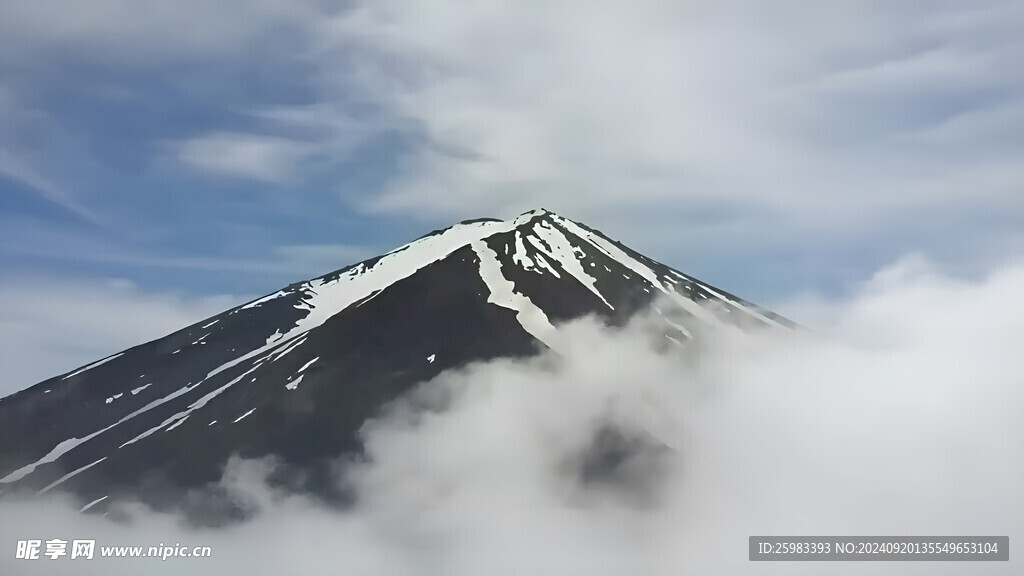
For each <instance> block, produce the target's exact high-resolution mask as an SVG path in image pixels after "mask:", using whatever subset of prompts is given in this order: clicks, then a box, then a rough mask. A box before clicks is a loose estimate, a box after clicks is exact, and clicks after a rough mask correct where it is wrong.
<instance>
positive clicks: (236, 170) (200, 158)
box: [176, 132, 315, 184]
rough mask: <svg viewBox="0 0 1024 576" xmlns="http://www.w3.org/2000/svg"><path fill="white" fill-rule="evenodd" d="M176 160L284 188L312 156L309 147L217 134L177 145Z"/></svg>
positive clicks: (258, 137) (268, 138)
mask: <svg viewBox="0 0 1024 576" xmlns="http://www.w3.org/2000/svg"><path fill="white" fill-rule="evenodd" d="M176 148H177V158H178V160H179V161H181V162H183V163H184V164H186V165H188V166H189V167H191V168H194V169H197V170H200V171H203V172H208V173H212V174H219V175H224V176H235V177H241V178H250V179H253V180H263V181H266V182H273V183H279V184H284V183H287V182H288V181H289V180H291V179H292V177H293V175H294V173H295V171H296V170H298V169H299V168H300V167H301V164H302V162H303V161H305V160H307V159H308V158H309V157H310V155H311V154H313V153H314V152H315V150H314V148H313V147H312V145H310V144H309V143H304V142H300V141H297V140H291V139H288V138H279V137H275V136H261V135H257V134H239V133H228V132H217V133H212V134H206V135H203V136H199V137H196V138H191V139H188V140H184V141H182V142H179V143H177V145H176Z"/></svg>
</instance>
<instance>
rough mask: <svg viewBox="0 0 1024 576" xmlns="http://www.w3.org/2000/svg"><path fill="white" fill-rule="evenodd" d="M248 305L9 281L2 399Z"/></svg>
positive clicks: (1, 346)
mask: <svg viewBox="0 0 1024 576" xmlns="http://www.w3.org/2000/svg"><path fill="white" fill-rule="evenodd" d="M244 301H245V299H244V297H239V296H229V295H222V296H204V297H188V296H183V295H180V294H174V293H169V292H168V293H150V292H146V291H144V290H141V289H139V288H138V287H136V286H135V285H134V284H133V283H131V282H129V281H126V280H105V281H98V280H75V279H68V278H62V279H55V278H53V277H46V278H42V277H40V278H13V277H12V278H5V279H4V282H3V283H0V365H2V366H3V367H4V370H3V374H2V375H0V397H2V396H6V395H8V394H12V393H14V392H17V391H18V390H21V389H23V388H26V387H28V386H31V385H33V384H35V383H37V382H40V381H42V380H44V379H46V378H51V377H53V376H56V375H58V374H61V373H64V372H67V371H69V370H73V369H74V368H77V367H79V366H82V365H85V364H88V363H89V362H93V361H95V360H97V359H99V358H103V357H105V356H109V355H110V354H114V353H116V352H120V351H122V350H125V349H127V348H130V347H132V346H136V345H138V344H141V343H143V342H148V341H150V340H153V339H155V338H160V337H162V336H166V335H167V334H170V333H171V332H174V331H176V330H179V329H181V328H184V327H185V326H188V325H189V324H192V323H193V322H197V321H199V320H202V319H203V318H206V317H209V316H211V315H213V314H216V313H220V312H223V311H224V310H226V309H228V308H230V307H231V306H233V305H237V304H239V303H241V302H244Z"/></svg>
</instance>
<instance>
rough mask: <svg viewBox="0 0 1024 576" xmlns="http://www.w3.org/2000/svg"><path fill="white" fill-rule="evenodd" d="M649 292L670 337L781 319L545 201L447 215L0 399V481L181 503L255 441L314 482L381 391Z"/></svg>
mask: <svg viewBox="0 0 1024 576" xmlns="http://www.w3.org/2000/svg"><path fill="white" fill-rule="evenodd" d="M658 295H662V296H664V297H666V298H667V299H668V300H669V301H671V302H673V303H674V304H675V305H676V306H675V308H676V313H675V314H672V315H671V318H669V317H668V315H666V322H667V323H668V325H669V326H670V330H669V331H668V332H667V333H666V337H667V338H669V339H671V340H673V341H675V342H677V343H683V342H685V340H686V339H687V338H690V337H692V330H693V328H694V327H695V326H697V325H698V324H700V323H701V322H731V323H734V324H737V325H740V326H744V325H748V324H754V325H784V326H790V324H789V323H788V321H786V320H785V319H783V318H780V317H779V316H777V315H775V314H773V313H771V312H768V311H766V310H764V309H761V308H759V307H757V306H754V305H752V304H750V303H749V302H746V301H744V300H741V299H739V298H737V297H735V296H733V295H731V294H729V293H726V292H724V291H722V290H718V289H717V288H713V287H711V286H708V285H707V284H704V283H702V282H700V281H698V280H696V279H694V278H691V277H689V276H687V275H685V274H683V273H681V272H678V271H676V270H673V269H672V268H669V267H667V266H665V265H663V264H660V263H658V262H655V261H653V260H651V259H649V258H646V257H644V256H642V255H640V254H638V253H636V252H634V251H632V250H630V249H629V248H626V247H625V246H623V245H622V244H620V243H618V242H615V241H613V240H611V239H609V238H607V237H606V236H604V235H603V234H601V233H600V232H598V231H596V230H593V229H590V228H588V227H586V226H584V225H582V224H578V223H576V222H573V221H571V220H568V219H566V218H563V217H561V216H558V215H556V214H553V213H551V212H547V211H544V210H537V211H532V212H527V213H525V214H522V215H520V216H519V217H517V218H515V219H513V220H507V221H502V220H493V219H480V220H471V221H465V222H462V223H460V224H457V225H455V226H452V227H450V228H447V229H444V230H438V231H435V232H432V233H430V234H428V235H426V236H423V237H421V238H419V239H417V240H415V241H413V242H411V243H409V244H407V245H405V246H402V247H401V248H398V249H397V250H394V251H392V252H389V253H387V254H384V255H383V256H379V257H376V258H372V259H370V260H366V261H364V262H360V263H358V264H355V265H352V266H349V267H347V268H343V269H341V270H337V271H335V272H331V273H330V274H327V275H325V276H321V277H319V278H314V279H312V280H308V281H305V282H299V283H296V284H292V285H290V286H288V287H286V288H283V289H281V290H279V291H277V292H275V293H273V294H270V295H267V296H265V297H263V298H260V299H258V300H254V301H252V302H249V303H248V304H245V305H242V306H239V307H237V308H234V309H232V310H228V311H226V312H224V313H222V314H219V315H217V316H214V317H212V318H208V319H206V320H204V321H202V322H199V323H196V324H195V325H193V326H189V327H187V328H184V329H182V330H180V331H178V332H175V333H173V334H170V335H168V336H165V337H163V338H160V339H158V340H154V341H152V342H148V343H145V344H141V345H139V346H136V347H134V348H131V349H128V350H125V351H124V352H121V353H118V354H115V355H113V356H110V357H107V358H104V359H101V360H99V361H97V362H94V363H92V364H89V365H86V366H83V367H81V368H79V369H77V370H75V371H73V372H70V373H67V374H63V375H60V376H56V377H54V378H51V379H49V380H46V381H44V382H41V383H39V384H36V385H35V386H32V387H31V388H28V389H25V390H23V391H21V392H18V393H16V394H13V395H11V396H8V397H6V398H3V399H2V400H0V491H3V492H7V493H14V492H21V491H27V492H41V493H46V492H49V491H51V490H67V491H71V492H73V493H74V494H76V495H78V497H80V498H81V500H82V503H83V505H84V506H83V508H92V509H95V510H102V509H104V507H106V506H107V505H109V504H110V502H112V501H114V500H117V499H122V498H141V499H143V500H145V501H147V502H149V503H151V504H153V505H155V506H157V507H164V506H180V505H182V504H185V505H186V506H187V505H189V503H190V500H189V499H190V498H192V499H194V498H196V496H195V495H196V493H201V492H202V491H198V492H197V491H195V490H192V489H194V488H200V487H204V486H207V485H209V484H210V483H212V482H216V481H217V480H218V479H219V478H220V476H221V473H222V472H223V467H224V465H225V463H226V462H227V460H228V458H229V457H230V456H231V455H232V454H237V455H240V456H242V457H260V456H264V455H271V454H272V455H276V456H277V457H278V458H279V459H280V460H281V462H282V463H283V464H284V466H283V467H282V470H283V472H281V473H280V474H279V475H278V476H279V477H277V478H275V481H277V482H281V483H283V484H289V485H293V486H294V487H295V488H297V489H304V490H310V491H312V492H315V493H319V494H322V495H325V496H328V497H330V496H331V490H332V486H333V484H332V483H331V481H330V477H331V470H330V464H331V462H334V461H336V459H337V458H338V456H340V455H345V454H357V453H358V452H359V450H360V444H359V437H358V435H357V431H358V430H359V428H360V427H361V426H362V424H363V423H364V421H365V420H366V419H367V418H368V417H371V416H373V415H374V414H375V413H376V412H377V411H378V410H379V409H380V408H381V406H382V405H384V404H385V403H386V402H388V401H389V400H392V399H394V398H396V397H397V396H399V395H401V394H402V393H403V392H405V391H407V390H409V389H410V388H412V387H413V386H414V385H416V384H417V383H420V382H423V381H426V380H429V379H430V378H432V377H434V376H436V375H437V374H439V373H440V372H442V371H443V370H446V369H449V368H453V367H457V366H461V365H464V364H466V363H467V362H470V361H474V360H486V359H490V358H494V357H499V356H526V355H532V354H536V353H537V352H538V351H539V350H541V349H543V348H545V347H548V348H552V349H554V350H556V351H557V350H558V348H559V330H558V327H557V326H558V325H559V323H561V322H564V321H567V320H570V319H574V318H577V317H580V316H583V315H586V314H591V313H596V314H600V315H602V316H604V317H605V318H607V319H608V321H609V322H611V323H622V322H624V321H625V320H626V319H628V318H629V317H630V315H632V314H633V313H634V312H636V311H638V310H640V309H641V308H643V307H644V306H645V305H647V304H649V303H650V302H651V301H652V300H653V299H654V298H655V296H658ZM709 302H713V303H715V304H716V306H715V307H709V306H707V305H706V304H707V303H709ZM289 471H293V472H294V473H292V472H289ZM187 495H189V496H187ZM191 503H192V504H197V505H198V504H202V506H199V507H202V508H204V509H208V508H209V507H210V504H209V502H205V503H203V502H191Z"/></svg>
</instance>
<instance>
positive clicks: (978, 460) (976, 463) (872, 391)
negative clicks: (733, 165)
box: [0, 259, 1024, 576]
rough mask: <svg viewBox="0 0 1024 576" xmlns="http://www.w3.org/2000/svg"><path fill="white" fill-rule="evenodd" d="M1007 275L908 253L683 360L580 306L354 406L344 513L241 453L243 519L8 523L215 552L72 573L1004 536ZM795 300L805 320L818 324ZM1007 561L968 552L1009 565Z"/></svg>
mask: <svg viewBox="0 0 1024 576" xmlns="http://www.w3.org/2000/svg"><path fill="white" fill-rule="evenodd" d="M1022 292H1024V266H1022V265H1019V264H1018V265H1015V266H1007V267H1004V268H1002V269H1001V270H998V271H995V272H993V273H991V274H989V275H988V276H987V277H986V278H985V279H984V280H983V281H977V282H968V281H964V280H957V279H953V278H949V277H946V276H945V275H943V274H941V273H939V272H937V271H936V270H935V269H934V268H932V267H930V265H929V264H928V263H927V262H926V261H923V260H921V259H909V260H906V261H903V262H900V263H898V264H896V265H894V266H892V267H890V268H888V269H885V270H883V271H881V272H880V273H879V274H878V275H877V276H876V277H875V278H874V279H872V280H871V281H870V282H869V283H867V284H866V285H865V286H864V287H863V289H862V290H861V291H859V292H858V293H857V294H856V295H854V296H853V297H851V298H850V299H849V300H846V301H842V302H831V303H826V304H824V305H821V306H819V307H818V313H816V314H814V315H813V318H816V319H817V320H816V323H817V325H816V327H817V328H819V329H820V330H821V331H822V336H823V337H820V338H819V337H817V336H814V335H809V334H801V335H793V336H787V337H782V336H779V335H768V334H760V335H757V334H747V335H744V334H739V333H736V332H731V331H727V332H721V333H719V332H714V331H712V332H707V333H705V334H703V336H704V340H703V341H702V342H703V344H701V345H700V346H698V347H696V348H691V349H690V351H689V352H683V353H682V355H680V354H679V353H678V352H672V351H673V350H675V351H678V349H677V348H675V347H674V346H672V345H670V344H668V345H654V346H652V345H651V343H652V342H654V343H658V342H663V341H664V339H663V338H662V337H661V336H660V335H659V334H658V333H657V332H652V331H651V330H650V329H649V327H650V324H649V323H647V322H644V321H641V322H638V323H636V324H634V325H633V326H632V327H630V328H628V329H626V330H623V331H608V330H606V329H603V328H600V327H599V326H598V325H597V324H595V323H592V322H589V321H584V322H579V323H576V324H573V325H570V326H568V327H564V328H563V329H564V330H565V331H566V336H567V337H566V339H565V341H566V343H567V345H568V347H567V348H566V350H565V355H564V356H562V357H544V358H540V359H537V360H531V361H527V362H523V361H519V362H516V361H507V360H500V361H495V362H491V363H487V364H482V365H476V366H472V367H469V368H466V369H464V370H461V371H456V372H449V373H446V374H443V375H441V376H440V377H439V378H437V379H436V380H434V381H432V382H430V383H428V384H426V385H424V386H423V387H422V388H421V389H420V390H418V391H417V392H416V393H415V394H414V395H413V396H410V397H409V398H407V399H405V400H403V401H402V402H399V403H398V404H396V405H395V406H394V407H393V408H392V410H391V411H389V412H388V413H386V414H385V415H384V416H383V417H382V418H381V419H379V420H377V421H375V422H372V423H370V424H369V425H368V426H367V427H366V428H365V433H366V441H367V451H368V456H369V458H368V460H367V461H366V462H365V463H364V464H360V465H357V466H356V467H355V468H354V469H350V470H349V475H348V476H347V481H348V482H349V483H350V485H351V486H352V487H353V488H355V490H356V494H357V495H358V498H359V499H358V503H357V505H356V506H355V507H354V508H352V509H350V510H347V511H345V512H339V511H333V512H332V511H328V510H325V509H322V508H317V507H315V506H314V505H312V504H311V503H309V502H306V501H304V500H303V499H301V498H297V497H285V496H283V495H280V494H272V493H269V492H267V491H266V490H265V489H261V488H259V485H260V478H261V477H263V476H262V475H263V474H265V473H266V470H265V469H264V468H261V467H260V466H255V465H253V463H249V464H247V465H239V463H235V464H234V465H233V466H232V467H231V468H230V469H229V471H228V474H227V475H226V476H227V480H226V483H227V484H228V485H229V486H233V487H234V488H235V489H236V490H240V491H241V492H240V494H244V495H246V497H247V498H248V499H249V501H251V502H254V503H258V505H259V506H260V507H262V509H263V512H262V514H261V515H259V516H257V517H256V519H255V520H254V521H252V522H250V523H247V524H245V525H242V526H235V527H233V528H229V529H224V530H189V529H185V528H183V527H181V526H179V525H176V524H174V523H173V522H172V520H171V519H170V518H168V517H162V516H156V515H146V514H141V516H140V518H139V520H138V522H136V523H135V524H129V525H120V524H113V523H109V522H106V521H105V520H103V519H100V518H94V517H85V516H82V515H78V514H77V512H75V511H74V509H68V510H72V511H71V512H69V513H62V512H61V508H60V507H57V506H56V505H53V506H52V507H51V506H44V505H34V504H18V503H11V502H7V503H4V504H3V506H4V513H5V517H7V518H15V519H16V520H15V521H13V522H4V523H2V524H0V539H2V540H3V541H4V542H12V541H13V540H15V539H24V538H28V537H36V538H44V539H45V538H51V537H61V538H63V537H73V536H72V532H73V533H75V534H86V535H88V536H87V537H90V538H91V537H95V538H97V539H98V540H99V541H100V542H99V543H100V544H108V545H110V544H124V545H143V546H148V545H156V544H157V543H159V542H165V543H167V542H181V543H182V544H187V545H190V546H191V545H209V546H212V547H213V553H214V558H213V559H212V560H209V561H207V560H184V559H169V560H167V561H166V562H160V561H152V560H150V561H146V562H137V563H133V562H130V561H121V560H119V561H109V562H103V561H94V562H93V563H90V564H83V565H82V567H81V569H82V570H97V571H99V572H97V573H104V574H118V573H121V572H120V571H124V573H129V572H131V573H137V572H138V571H139V570H140V569H142V570H144V571H146V572H147V573H159V571H160V570H164V571H167V572H168V573H176V572H180V571H181V570H182V569H183V567H186V566H187V570H188V571H189V572H192V573H195V574H233V573H239V574H243V573H244V574H250V573H256V574H259V573H279V572H281V571H292V572H295V571H298V572H301V573H303V574H335V573H338V572H339V571H341V572H347V573H359V574H409V573H417V574H446V575H460V574H474V575H475V574H481V573H486V574H498V575H500V574H524V573H525V574H538V575H539V574H558V575H564V574H587V575H598V574H645V575H648V574H649V575H656V574H678V573H680V572H686V573H695V574H702V575H708V576H715V575H717V574H723V575H724V574H729V575H741V574H780V573H785V574H808V575H816V574H820V573H821V571H822V570H823V567H822V565H821V564H818V563H785V564H771V563H769V564H764V563H751V562H749V561H748V560H747V537H748V536H751V535H759V534H766V535H768V534H775V535H787V534H789V535H807V534H811V535H814V534H819V535H857V534H863V535H888V534H917V535H935V534H950V535H954V534H957V535H971V534H974V535H993V534H996V535H1008V536H1009V537H1010V540H1011V545H1012V542H1016V541H1018V540H1019V539H1020V538H1022V537H1024V520H1022V519H1024V496H1022V494H1021V492H1020V489H1019V486H1021V485H1022V484H1024V466H1022V462H1021V461H1020V459H1019V458H1015V457H1014V455H1015V454H1020V453H1024V421H1022V420H1021V419H1020V418H1019V407H1020V406H1021V405H1022V402H1024V389H1022V388H1021V386H1020V375H1021V374H1022V373H1024V372H1022V368H1024V366H1022V364H1021V361H1020V355H1019V342H1021V341H1022V340H1024V308H1021V307H1020V306H1018V305H1017V300H1018V298H1019V297H1018V295H1019V294H1021V293H1022ZM804 310H805V311H807V312H805V316H804V317H798V318H797V319H798V320H807V319H809V318H812V315H811V314H810V312H809V308H804ZM602 429H604V430H618V431H619V432H620V433H621V434H622V435H623V436H624V437H625V438H627V439H630V438H631V439H633V442H634V444H633V445H632V450H618V449H617V448H616V447H615V441H614V434H612V435H611V436H607V435H606V436H605V437H604V440H605V441H607V442H608V443H607V444H605V445H604V447H603V448H604V451H603V454H604V455H605V456H606V457H607V459H606V462H609V463H611V462H615V461H616V458H615V457H614V456H615V454H616V452H617V451H618V452H619V454H618V455H619V456H621V458H620V459H619V461H618V462H619V463H618V464H617V465H611V466H610V469H606V470H605V472H604V473H603V474H602V473H595V472H594V471H593V469H590V471H589V476H588V477H587V478H588V479H587V480H584V479H583V477H584V476H585V475H586V474H587V473H585V472H584V469H586V468H587V466H586V461H587V459H588V458H587V457H588V456H595V455H596V453H601V452H602V451H601V450H596V449H595V448H594V444H595V441H596V440H597V439H599V438H601V436H600V434H599V432H600V431H601V430H602ZM626 445H627V447H628V446H629V442H627V443H626ZM254 543H258V545H254ZM1015 558H1016V556H1015V555H1014V554H1013V553H1012V552H1011V561H1010V562H1008V563H1002V562H999V563H991V564H986V565H984V566H981V565H977V564H971V565H970V567H971V569H972V570H975V571H978V570H982V571H983V572H984V573H986V574H1006V575H1009V574H1018V573H1020V559H1019V558H1016V559H1015ZM15 562H17V561H15V560H13V559H12V555H10V554H8V555H4V556H0V567H3V568H8V567H9V569H8V571H10V570H11V569H16V570H17V571H18V573H23V574H32V573H46V572H47V571H53V568H50V565H47V564H46V561H36V562H24V561H22V562H18V563H16V564H15ZM61 562H63V563H60V562H54V563H53V564H52V566H60V567H61V568H63V567H65V566H68V564H66V562H67V560H64V561H61ZM964 566H965V565H964V564H961V563H954V562H950V563H935V562H928V563H917V562H902V563H900V562H891V563H879V564H871V565H870V566H869V568H870V572H871V573H872V574H885V575H903V574H914V575H925V574H928V575H935V574H940V575H941V574H950V575H953V574H962V573H963V571H964ZM77 569H78V567H77V566H76V570H77ZM33 570H38V571H40V572H33ZM119 570H120V571H119ZM864 570H865V565H864V564H862V563H857V562H842V563H835V564H829V565H828V566H827V571H828V573H830V574H833V573H834V574H862V573H864Z"/></svg>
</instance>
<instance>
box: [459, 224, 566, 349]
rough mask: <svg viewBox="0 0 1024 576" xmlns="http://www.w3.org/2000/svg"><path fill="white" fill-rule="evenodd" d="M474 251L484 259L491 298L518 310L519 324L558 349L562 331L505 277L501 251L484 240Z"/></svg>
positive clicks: (483, 274) (484, 277)
mask: <svg viewBox="0 0 1024 576" xmlns="http://www.w3.org/2000/svg"><path fill="white" fill-rule="evenodd" d="M472 247H473V251H474V252H476V254H477V257H479V259H480V278H481V279H482V280H483V281H484V284H486V285H487V289H488V290H489V291H490V295H489V296H488V297H487V301H488V302H490V303H492V304H497V305H498V306H501V307H502V308H508V309H509V310H514V311H515V312H516V319H517V320H518V321H519V324H520V325H521V326H522V327H523V329H524V330H526V331H527V332H528V333H529V334H530V335H532V336H533V337H534V338H536V339H537V340H540V341H541V342H543V343H544V344H545V345H546V346H547V347H548V348H551V349H553V350H556V351H557V350H558V349H559V346H558V345H557V341H558V332H557V330H555V327H554V326H552V325H551V322H550V320H548V317H547V315H546V314H545V313H544V311H543V310H541V309H540V308H539V307H538V306H537V305H536V304H534V303H533V301H531V300H530V299H529V298H527V297H526V296H523V295H522V294H519V293H517V292H516V291H515V285H514V284H513V283H512V282H510V281H509V280H508V279H507V278H505V276H504V274H502V272H501V263H500V262H499V261H498V259H497V256H498V255H497V253H495V252H494V251H493V250H491V249H490V248H488V247H487V245H486V244H484V243H483V241H475V242H473V243H472Z"/></svg>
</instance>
